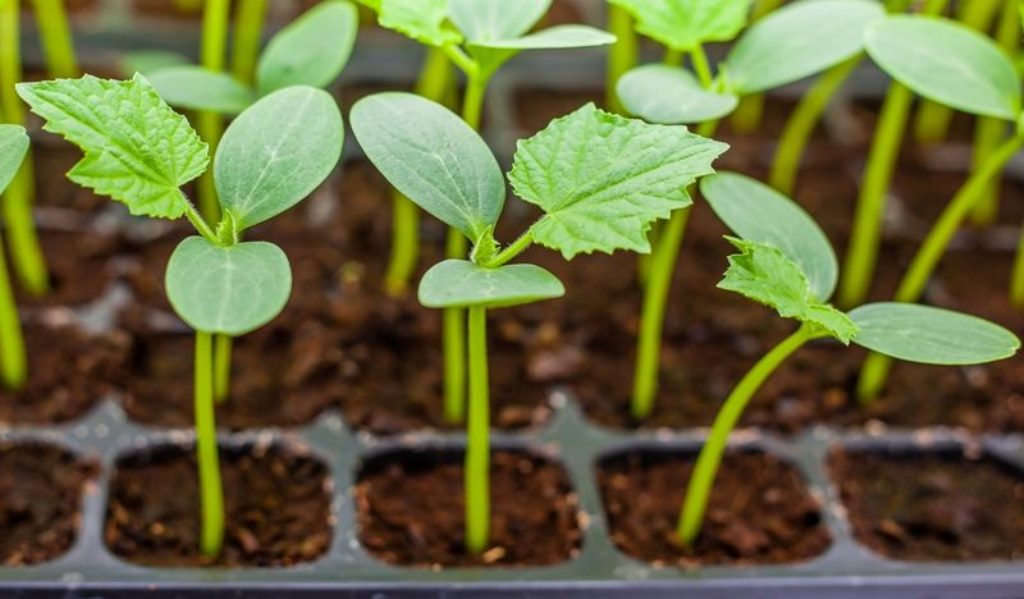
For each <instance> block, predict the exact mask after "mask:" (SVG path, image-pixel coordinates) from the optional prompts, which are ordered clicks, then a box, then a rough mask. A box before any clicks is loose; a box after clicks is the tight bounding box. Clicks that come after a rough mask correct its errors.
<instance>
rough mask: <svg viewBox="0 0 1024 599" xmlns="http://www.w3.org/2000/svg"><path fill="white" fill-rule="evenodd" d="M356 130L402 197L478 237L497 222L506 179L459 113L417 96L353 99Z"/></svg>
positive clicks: (400, 94)
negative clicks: (355, 100)
mask: <svg viewBox="0 0 1024 599" xmlns="http://www.w3.org/2000/svg"><path fill="white" fill-rule="evenodd" d="M349 118H351V119H352V131H353V133H355V136H356V139H357V140H358V141H359V145H360V146H362V148H363V151H364V152H365V153H366V156H367V158H369V159H370V161H371V162H372V163H373V164H374V166H376V167H377V170H379V171H380V172H381V174H383V175H384V177H385V178H387V180H388V181H389V182H390V183H391V185H392V186H394V187H395V189H397V190H398V191H400V192H401V193H402V194H403V195H405V196H406V197H408V198H409V199H411V200H412V201H413V202H415V203H416V204H418V205H419V206H420V207H421V208H423V209H424V210H426V211H427V212H429V213H431V214H433V215H434V216H435V217H437V218H438V219H440V220H441V221H442V222H444V223H445V224H447V225H448V226H450V227H453V228H455V229H458V230H459V231H462V233H463V234H465V235H466V237H468V238H469V239H470V241H473V242H474V243H475V242H476V241H477V240H478V239H480V237H481V236H482V235H484V233H485V232H486V231H487V230H488V229H489V228H490V227H492V226H494V223H496V222H497V221H498V217H499V216H500V215H501V209H502V206H504V203H505V180H504V178H503V177H502V174H501V168H500V167H499V166H498V161H497V160H495V158H494V155H493V154H492V153H491V150H490V148H488V147H487V144H486V143H484V140H483V139H481V138H480V135H479V134H477V132H476V131H473V129H472V128H470V126H469V125H467V124H466V123H465V122H464V121H463V120H462V119H461V118H459V117H458V116H456V115H455V114H453V113H452V112H451V111H450V110H448V109H447V108H445V107H443V106H441V105H440V104H437V103H435V102H431V101H430V100H427V99H425V98H422V97H420V96H417V95H415V94H407V93H393V92H389V93H382V94H374V95H372V96H368V97H366V98H363V99H362V100H360V101H359V102H356V104H355V106H353V107H352V112H351V115H350V117H349Z"/></svg>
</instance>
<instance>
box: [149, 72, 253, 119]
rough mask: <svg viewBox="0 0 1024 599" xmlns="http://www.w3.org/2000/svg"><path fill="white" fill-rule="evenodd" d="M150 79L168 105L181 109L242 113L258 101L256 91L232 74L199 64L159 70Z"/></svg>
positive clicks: (150, 75)
mask: <svg viewBox="0 0 1024 599" xmlns="http://www.w3.org/2000/svg"><path fill="white" fill-rule="evenodd" d="M146 78H147V79H148V80H149V83H150V84H151V85H152V86H153V88H154V89H156V91H157V92H158V93H159V94H160V97H161V98H163V99H164V101H165V102H167V103H168V104H170V105H171V106H177V107H178V108H188V109H191V110H209V111H211V112H218V113H221V114H238V113H239V112H242V111H243V110H245V109H246V108H248V107H249V105H250V104H252V103H253V102H255V101H256V94H255V93H254V92H253V91H252V89H250V88H249V87H248V86H247V85H245V84H243V83H241V82H240V81H238V80H237V79H235V78H234V77H232V76H231V75H228V74H227V73H217V72H214V71H211V70H209V69H205V68H203V67H199V66H195V65H180V66H172V67H166V68H163V69H157V70H155V71H153V72H152V73H150V74H149V75H147V77H146Z"/></svg>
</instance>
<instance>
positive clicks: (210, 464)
mask: <svg viewBox="0 0 1024 599" xmlns="http://www.w3.org/2000/svg"><path fill="white" fill-rule="evenodd" d="M195 354H196V355H195V426H196V459H197V460H198V466H199V506H200V515H201V519H200V522H201V526H200V541H199V549H200V551H202V553H203V555H205V556H207V557H217V556H218V555H220V551H221V548H222V547H223V545H224V491H223V489H222V487H221V480H220V458H219V456H218V455H217V425H216V422H215V420H214V418H215V416H214V409H213V342H212V335H211V334H210V333H204V332H202V331H196V348H195Z"/></svg>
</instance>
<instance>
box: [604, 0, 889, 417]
mask: <svg viewBox="0 0 1024 599" xmlns="http://www.w3.org/2000/svg"><path fill="white" fill-rule="evenodd" d="M622 2H623V4H626V5H636V6H640V5H645V6H646V5H648V4H651V5H652V6H653V5H657V4H658V3H657V2H654V3H650V2H640V1H639V0H630V1H629V2H626V0H622ZM734 5H736V6H734ZM745 6H746V3H743V2H732V3H730V2H722V3H718V4H714V8H713V9H712V8H711V7H710V6H709V7H708V8H707V10H706V11H705V12H704V13H692V12H685V11H684V12H680V13H672V12H665V9H664V8H662V9H660V10H653V9H651V8H650V7H648V10H647V11H639V10H638V11H637V12H636V16H637V19H638V30H640V31H641V32H649V34H650V35H652V36H654V35H657V36H658V37H656V39H658V40H659V41H663V42H664V43H666V44H669V47H670V48H673V49H676V50H679V51H687V52H689V53H690V56H691V62H692V64H693V66H694V68H695V70H696V72H697V77H694V76H693V75H691V74H690V72H689V71H687V70H684V69H682V68H679V67H677V66H670V65H659V64H655V65H645V66H641V67H638V68H636V69H633V70H632V71H630V72H629V73H627V74H626V75H625V76H624V77H622V79H620V80H619V84H618V93H619V97H620V99H621V100H622V103H623V105H624V106H625V107H626V109H627V110H628V111H629V112H631V113H632V114H635V115H637V116H640V117H642V118H644V119H646V120H648V121H650V122H655V123H672V124H676V123H702V125H701V128H700V129H699V131H700V132H701V133H702V134H705V135H709V134H710V133H711V132H712V131H713V130H714V127H715V126H716V124H717V122H718V119H720V118H722V117H724V116H726V115H728V114H730V113H732V111H733V110H734V109H735V108H736V106H737V104H738V102H739V99H740V98H741V97H744V96H748V95H750V94H755V93H760V92H763V91H766V90H770V89H774V88H777V87H780V86H783V85H787V84H789V83H792V82H794V81H797V80H800V79H803V78H805V77H808V76H810V75H813V74H814V73H817V72H819V71H821V70H823V69H827V68H829V67H831V66H833V65H835V64H837V63H841V62H843V61H845V60H848V59H849V58H850V57H851V56H854V55H856V54H858V53H860V52H861V50H862V48H863V29H864V27H865V26H866V25H867V24H868V23H871V22H872V21H875V20H877V19H879V18H882V17H883V16H884V12H883V11H882V8H881V6H879V5H878V4H877V3H874V2H870V1H867V0H820V1H817V2H798V3H796V4H793V5H790V6H787V7H785V8H782V9H780V10H778V11H775V12H774V13H772V14H771V15H769V16H767V17H765V18H764V19H761V20H760V21H758V22H757V23H756V24H754V25H753V26H752V27H750V29H748V30H747V32H746V33H745V34H744V35H743V36H742V37H741V38H740V39H739V40H738V41H737V42H736V44H735V45H734V46H733V48H732V49H731V50H730V52H729V54H728V56H727V57H726V59H725V61H724V62H723V63H722V64H721V65H719V68H718V76H717V77H714V76H713V74H712V72H711V68H710V66H709V65H708V62H707V58H706V57H705V55H704V51H703V49H702V43H703V42H704V41H708V40H719V39H727V36H730V35H735V34H736V33H737V32H738V30H739V28H740V27H742V25H743V22H744V19H745V16H746V13H745V12H742V11H740V10H739V8H743V7H745ZM694 14H696V15H697V17H695V16H694ZM694 18H698V19H699V18H703V19H705V20H706V22H704V21H701V22H699V23H692V22H691V21H692V20H693V19H694ZM726 23H728V24H729V26H728V27H725V24H726ZM687 218H688V212H687V211H680V212H679V213H677V214H676V215H674V216H673V217H672V220H671V221H670V222H669V224H668V225H667V226H666V227H665V229H664V230H663V231H662V232H661V235H660V236H659V238H658V239H656V240H655V242H654V243H655V250H654V254H653V255H652V258H651V261H650V264H649V265H643V266H646V268H645V269H644V270H645V274H646V276H645V280H644V283H645V285H644V306H643V313H642V317H641V325H640V333H639V336H638V339H637V363H636V373H635V377H634V386H633V397H632V410H631V411H632V414H633V416H634V418H637V419H642V418H646V417H647V416H648V415H649V414H650V412H651V410H652V409H653V406H654V399H655V397H656V395H657V389H658V364H659V361H660V360H659V354H660V351H661V334H662V328H663V321H664V314H665V307H666V305H667V302H668V293H669V288H670V286H671V280H672V273H673V271H674V270H675V265H676V259H677V257H678V253H679V246H680V244H681V243H682V238H683V233H684V230H685V227H686V220H687Z"/></svg>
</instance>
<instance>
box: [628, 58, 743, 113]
mask: <svg viewBox="0 0 1024 599" xmlns="http://www.w3.org/2000/svg"><path fill="white" fill-rule="evenodd" d="M615 89H616V92H617V93H618V95H619V100H621V101H622V105H623V106H625V107H626V110H628V111H629V112H630V113H631V114H633V115H634V116H638V117H640V118H642V119H644V120H645V121H647V122H650V123H660V124H663V125H680V124H688V123H703V122H704V121H710V120H714V119H720V118H722V117H724V116H726V115H728V114H729V113H731V112H732V111H733V110H735V109H736V105H737V104H739V99H738V98H737V97H736V96H734V95H732V94H719V93H715V92H712V91H708V90H706V89H704V88H703V87H701V85H700V82H698V81H697V79H696V77H694V76H693V75H692V74H691V73H690V72H689V71H687V70H684V69H680V68H678V67H670V66H667V65H663V64H649V65H644V66H641V67H637V68H635V69H632V70H630V71H628V72H627V73H626V74H625V75H623V76H622V77H620V78H619V81H618V83H617V84H616V87H615Z"/></svg>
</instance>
